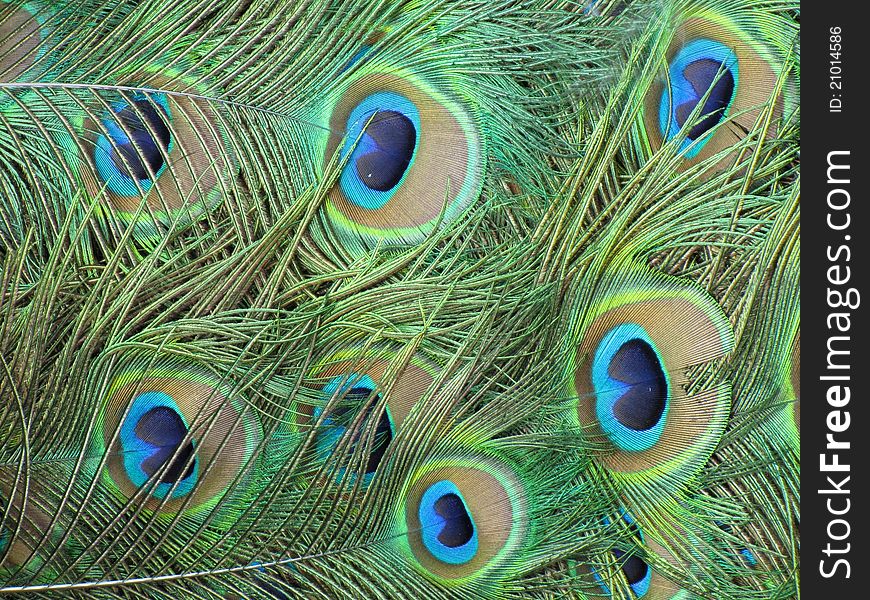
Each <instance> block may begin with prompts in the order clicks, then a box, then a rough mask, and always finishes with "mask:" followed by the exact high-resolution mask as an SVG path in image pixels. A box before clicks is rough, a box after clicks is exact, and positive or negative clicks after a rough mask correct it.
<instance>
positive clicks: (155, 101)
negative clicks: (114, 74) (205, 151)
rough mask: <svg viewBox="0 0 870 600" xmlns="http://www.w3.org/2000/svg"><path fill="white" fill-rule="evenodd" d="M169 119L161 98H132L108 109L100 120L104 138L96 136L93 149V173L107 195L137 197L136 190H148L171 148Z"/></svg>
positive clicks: (136, 96)
mask: <svg viewBox="0 0 870 600" xmlns="http://www.w3.org/2000/svg"><path fill="white" fill-rule="evenodd" d="M170 117H171V115H170V112H169V103H168V102H167V100H166V96H165V95H164V94H151V95H147V96H146V95H145V94H135V95H134V96H133V97H132V99H131V101H129V102H115V103H113V104H112V105H111V115H109V116H107V117H105V118H103V119H101V123H102V125H103V127H105V129H106V133H107V134H108V135H106V134H100V135H99V136H98V137H97V146H96V148H95V149H94V163H95V164H96V167H97V173H98V174H99V175H100V177H101V178H102V180H103V181H104V182H106V185H107V186H108V189H109V190H110V191H112V192H113V193H115V194H117V195H119V196H138V195H139V194H140V193H141V192H140V189H139V188H141V190H142V192H147V191H148V190H149V189H151V186H152V185H153V183H154V179H156V178H157V177H159V176H160V174H161V173H163V171H164V170H165V169H166V160H165V157H166V155H167V154H168V153H169V152H170V151H171V150H172V147H173V145H174V140H173V138H172V133H171V131H170V129H169V126H168V124H167V123H168V122H169V120H170ZM110 138H111V139H110ZM152 173H153V174H154V179H152V177H151V174H152ZM137 183H138V184H139V187H137V186H136V184H137Z"/></svg>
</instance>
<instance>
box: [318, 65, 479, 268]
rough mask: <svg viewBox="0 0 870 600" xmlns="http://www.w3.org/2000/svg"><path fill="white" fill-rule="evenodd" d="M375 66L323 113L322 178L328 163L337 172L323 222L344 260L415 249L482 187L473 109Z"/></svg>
mask: <svg viewBox="0 0 870 600" xmlns="http://www.w3.org/2000/svg"><path fill="white" fill-rule="evenodd" d="M375 63H376V59H375V58H372V59H371V60H370V61H369V62H366V63H365V64H364V65H359V68H358V69H355V70H354V71H353V72H352V73H351V74H350V75H349V76H348V79H349V81H348V82H347V84H346V85H345V86H344V87H343V88H341V91H340V92H339V93H338V96H337V97H336V98H335V99H334V103H332V104H330V105H329V106H328V107H327V110H328V111H329V130H330V132H331V134H330V135H329V138H328V140H327V143H326V148H325V152H324V170H326V169H327V167H328V166H329V165H330V164H331V162H332V161H333V159H334V158H335V159H338V160H339V164H343V167H342V170H341V172H340V174H339V180H338V182H337V185H335V186H334V187H333V188H332V189H331V190H330V193H329V198H328V201H327V203H326V205H325V207H324V209H325V212H324V215H325V217H326V221H327V224H328V226H329V227H330V228H331V229H333V230H334V231H335V233H336V237H337V238H338V239H339V240H340V241H341V242H342V244H343V246H344V247H345V249H347V250H348V251H349V252H350V253H356V252H359V251H361V250H365V249H368V248H372V247H374V246H376V245H378V244H385V243H386V244H411V243H418V242H420V241H422V240H423V239H424V238H425V237H426V235H428V234H429V233H431V231H432V230H433V229H434V228H435V226H436V224H438V223H441V224H445V223H448V222H450V221H453V220H454V219H456V218H457V217H458V216H459V214H461V212H462V211H463V210H465V209H466V208H467V207H468V206H469V205H470V204H471V203H472V202H473V201H474V200H475V199H476V198H477V197H478V195H479V193H480V190H481V187H482V185H483V170H484V160H485V153H484V150H483V135H482V131H481V127H480V125H479V124H478V119H477V117H476V114H475V111H474V109H473V107H472V105H471V104H470V103H469V102H468V101H466V99H465V98H461V97H458V96H457V95H456V94H455V93H454V91H453V90H451V89H445V88H444V87H442V86H434V85H432V84H431V83H429V82H427V81H425V80H424V79H421V78H420V77H418V76H416V75H414V74H412V73H408V72H404V71H401V70H396V69H394V68H392V67H387V66H384V65H380V66H379V65H377V64H375ZM336 155H337V156H336ZM341 161H344V162H341ZM318 235H320V234H318Z"/></svg>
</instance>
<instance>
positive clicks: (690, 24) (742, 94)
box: [643, 10, 790, 178]
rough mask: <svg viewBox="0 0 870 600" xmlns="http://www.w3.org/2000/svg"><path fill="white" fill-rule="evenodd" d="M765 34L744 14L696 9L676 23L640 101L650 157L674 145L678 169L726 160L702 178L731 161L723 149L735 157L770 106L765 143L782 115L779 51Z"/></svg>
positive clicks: (782, 98)
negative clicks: (661, 65)
mask: <svg viewBox="0 0 870 600" xmlns="http://www.w3.org/2000/svg"><path fill="white" fill-rule="evenodd" d="M764 31H765V28H764V26H762V25H760V24H754V23H753V18H752V15H748V14H739V13H735V14H730V13H729V14H726V13H724V12H723V13H721V14H720V13H718V12H716V11H713V10H709V11H706V10H698V11H696V12H695V13H694V14H692V15H691V16H689V15H685V16H684V17H683V20H682V22H681V23H680V24H679V25H678V26H677V27H676V29H675V31H674V36H673V41H672V42H671V44H670V46H669V47H668V49H667V53H666V60H667V65H666V66H665V68H664V69H663V72H662V74H661V76H660V77H659V78H658V79H657V80H656V82H654V83H653V85H652V86H651V87H650V89H649V90H648V91H647V93H646V98H645V100H644V110H643V113H644V124H643V128H644V130H645V132H646V139H647V141H648V142H649V143H650V146H651V149H652V150H657V149H659V148H660V147H661V146H663V145H664V144H666V143H668V142H670V141H672V140H675V139H676V141H677V142H678V146H677V147H678V153H679V154H680V156H681V158H682V163H681V164H680V167H679V168H680V169H686V168H688V167H690V166H693V165H695V164H698V163H700V162H702V161H705V160H707V159H710V158H712V157H714V156H718V155H720V154H722V155H727V156H725V158H722V159H721V160H720V161H719V162H717V163H716V164H715V165H713V166H712V168H711V169H709V170H707V171H704V173H703V175H702V177H703V178H708V177H709V176H711V175H712V174H713V173H714V172H716V171H718V170H721V169H723V168H725V167H726V166H727V165H728V164H731V163H733V160H734V158H735V157H736V154H735V152H734V151H733V152H730V153H729V152H728V149H730V148H735V151H736V147H737V146H738V145H739V144H740V142H741V141H742V140H744V139H745V138H747V137H748V136H749V135H750V134H751V133H752V132H753V131H754V130H755V129H756V128H757V127H758V125H759V123H758V121H759V119H760V118H761V117H762V115H763V111H764V110H765V106H769V105H770V104H771V103H772V104H773V107H772V121H771V124H770V127H769V128H768V129H767V136H768V137H771V136H774V135H775V131H776V128H777V126H778V122H779V120H780V118H781V117H782V116H783V114H784V112H785V100H786V98H784V95H785V93H783V94H778V95H777V96H776V97H774V93H775V92H776V90H777V87H778V86H777V80H778V79H779V77H780V76H781V74H782V71H783V68H784V64H785V60H784V59H783V58H782V56H781V55H782V54H784V52H785V51H784V49H782V48H780V47H778V46H777V45H776V44H774V43H773V42H772V41H771V40H768V39H767V36H766V35H765V34H764V33H763V32H764ZM784 89H785V90H788V89H790V88H789V86H785V88H784ZM789 93H790V92H789ZM693 114H694V117H692V115H693ZM690 119H691V123H688V122H689V121H690ZM687 123H688V124H687ZM684 126H686V127H684ZM681 132H682V133H681ZM681 135H682V136H683V137H682V138H678V136H681Z"/></svg>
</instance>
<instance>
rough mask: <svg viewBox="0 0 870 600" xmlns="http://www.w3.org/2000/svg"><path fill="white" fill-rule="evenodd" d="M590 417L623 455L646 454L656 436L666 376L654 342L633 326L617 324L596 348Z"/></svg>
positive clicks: (664, 413) (664, 414) (664, 402)
mask: <svg viewBox="0 0 870 600" xmlns="http://www.w3.org/2000/svg"><path fill="white" fill-rule="evenodd" d="M592 385H593V387H594V388H595V412H596V415H597V417H598V421H599V422H600V423H601V427H602V429H603V430H604V433H605V434H606V435H607V436H608V437H609V438H610V440H611V441H612V442H613V443H614V444H615V445H616V446H617V447H619V448H621V449H622V450H626V451H630V452H632V451H634V452H636V451H641V450H648V449H649V448H651V447H652V446H654V445H655V444H656V443H657V442H658V441H659V438H660V437H661V435H662V431H663V430H664V427H665V419H666V418H667V412H668V399H669V396H670V394H669V391H668V389H669V377H668V374H667V372H666V371H665V369H664V364H663V362H662V358H661V356H660V355H659V353H658V351H657V350H656V346H655V342H654V341H653V340H652V339H651V338H650V336H649V334H648V333H647V332H646V330H645V329H644V328H643V327H642V326H641V325H638V324H635V323H625V324H621V325H617V326H616V327H614V328H613V329H611V330H610V331H609V332H607V334H605V335H604V337H603V338H602V339H601V342H600V343H599V345H598V349H597V351H596V353H595V357H594V359H593V366H592Z"/></svg>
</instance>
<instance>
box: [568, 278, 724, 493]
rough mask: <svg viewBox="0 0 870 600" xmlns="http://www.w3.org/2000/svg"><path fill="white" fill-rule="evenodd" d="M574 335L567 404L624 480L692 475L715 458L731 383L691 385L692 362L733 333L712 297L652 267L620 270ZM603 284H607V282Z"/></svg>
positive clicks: (715, 352) (714, 351)
mask: <svg viewBox="0 0 870 600" xmlns="http://www.w3.org/2000/svg"><path fill="white" fill-rule="evenodd" d="M605 280H606V281H608V283H607V284H606V286H605V288H603V289H602V292H601V294H600V300H599V302H598V303H596V304H595V306H593V307H592V308H591V309H590V310H587V311H586V313H585V314H586V316H585V317H584V319H583V321H582V324H580V326H579V327H580V331H579V337H574V336H569V337H567V338H566V341H567V342H568V343H569V344H572V346H573V351H572V350H570V349H569V352H570V353H571V354H570V356H572V360H570V361H569V362H568V367H569V373H571V374H572V375H571V377H570V379H569V381H570V384H569V385H570V387H569V389H568V390H567V392H568V393H569V394H570V395H571V398H572V400H571V404H570V406H571V407H572V408H573V409H574V411H576V413H575V414H576V419H577V424H578V425H579V427H580V429H581V430H583V431H584V432H585V433H586V435H589V436H591V437H592V438H595V439H600V440H601V441H602V442H604V443H603V444H602V447H601V448H600V449H596V451H595V456H596V458H597V460H598V461H599V462H600V463H601V464H603V465H604V466H605V467H606V468H607V469H608V470H609V471H610V472H611V473H612V474H613V475H615V476H616V477H618V478H619V479H621V480H623V481H625V482H629V481H631V482H634V483H635V484H639V485H642V486H643V485H649V484H651V483H652V482H654V481H656V480H659V479H660V478H661V477H662V476H667V477H669V478H672V483H674V484H675V483H676V481H679V480H685V478H686V477H688V476H689V475H690V474H691V473H693V472H695V471H696V470H697V469H699V468H700V467H701V466H702V465H703V463H704V461H705V460H706V459H707V458H709V455H710V454H712V452H713V450H714V449H715V447H716V445H717V443H718V440H719V439H720V437H721V435H722V433H723V431H724V428H725V425H726V423H727V420H728V409H729V406H730V387H729V386H728V384H727V383H725V382H723V381H719V380H716V381H711V382H706V383H705V384H704V385H703V386H701V387H702V389H701V390H700V391H697V392H694V393H692V394H687V393H686V391H685V390H686V389H687V387H688V386H689V384H690V380H689V378H688V376H687V369H688V368H689V367H690V366H693V365H698V364H702V363H706V362H708V361H712V360H714V359H717V358H720V357H722V356H724V355H725V354H727V353H728V352H730V351H731V350H732V349H733V347H734V333H733V331H732V329H731V324H730V323H729V321H728V319H727V317H726V316H725V313H724V312H723V311H722V308H721V307H720V306H719V305H718V304H717V302H716V301H715V299H713V298H712V297H710V296H709V295H708V294H707V293H706V292H704V291H703V290H701V289H700V288H697V287H696V286H694V285H692V284H691V283H689V282H687V281H681V280H679V279H676V278H674V277H670V276H666V275H664V274H661V273H656V272H653V271H648V270H646V269H639V270H634V271H632V272H627V273H623V274H622V275H616V277H614V278H613V279H609V278H606V277H605ZM605 289H606V290H607V291H605Z"/></svg>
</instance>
